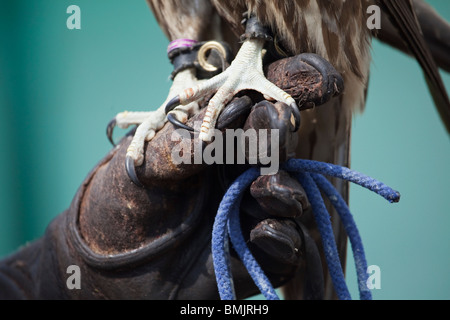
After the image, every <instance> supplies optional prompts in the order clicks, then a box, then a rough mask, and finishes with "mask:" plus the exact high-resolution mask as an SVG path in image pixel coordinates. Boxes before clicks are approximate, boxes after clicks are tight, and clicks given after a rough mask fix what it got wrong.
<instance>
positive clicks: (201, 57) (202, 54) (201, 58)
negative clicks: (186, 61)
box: [198, 41, 227, 72]
mask: <svg viewBox="0 0 450 320" xmlns="http://www.w3.org/2000/svg"><path fill="white" fill-rule="evenodd" d="M213 49H215V50H216V51H217V52H219V54H220V55H221V56H222V61H225V60H226V57H227V51H226V50H225V48H224V46H223V45H222V44H220V43H219V42H217V41H208V42H206V43H205V44H204V45H202V46H201V47H200V50H198V63H199V64H200V66H201V67H202V68H203V69H205V70H206V71H210V72H214V71H217V69H218V68H217V67H215V66H214V65H212V64H210V63H208V62H207V61H206V53H207V52H208V51H209V50H213Z"/></svg>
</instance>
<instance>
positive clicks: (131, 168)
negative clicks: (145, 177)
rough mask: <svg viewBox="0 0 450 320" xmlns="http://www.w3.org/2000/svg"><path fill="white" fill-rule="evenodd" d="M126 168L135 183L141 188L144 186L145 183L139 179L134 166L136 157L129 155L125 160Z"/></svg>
mask: <svg viewBox="0 0 450 320" xmlns="http://www.w3.org/2000/svg"><path fill="white" fill-rule="evenodd" d="M125 169H126V170H127V174H128V177H129V178H130V179H131V181H133V183H134V184H135V185H136V186H138V187H139V188H144V185H143V184H142V183H141V182H140V181H139V178H138V177H137V174H136V168H135V166H134V159H133V158H131V157H130V156H127V158H126V160H125Z"/></svg>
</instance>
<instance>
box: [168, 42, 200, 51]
mask: <svg viewBox="0 0 450 320" xmlns="http://www.w3.org/2000/svg"><path fill="white" fill-rule="evenodd" d="M196 43H197V41H196V40H192V39H177V40H174V41H172V42H171V43H169V46H168V47H167V53H170V52H171V51H173V50H175V49H178V48H186V47H192V46H193V45H194V44H196Z"/></svg>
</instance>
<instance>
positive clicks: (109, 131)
mask: <svg viewBox="0 0 450 320" xmlns="http://www.w3.org/2000/svg"><path fill="white" fill-rule="evenodd" d="M116 123H117V121H116V118H114V119H112V120H111V121H110V122H109V123H108V126H107V127H106V136H107V137H108V140H109V142H111V144H112V145H113V146H114V147H115V146H116V144H115V143H114V140H113V132H114V128H115V127H116Z"/></svg>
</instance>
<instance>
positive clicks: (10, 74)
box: [0, 0, 450, 299]
mask: <svg viewBox="0 0 450 320" xmlns="http://www.w3.org/2000/svg"><path fill="white" fill-rule="evenodd" d="M429 2H430V3H431V4H432V5H433V6H435V8H437V9H438V11H439V12H440V13H441V14H442V15H443V16H444V17H445V18H446V19H447V20H449V21H450V2H448V1H444V0H433V1H431V0H430V1H429ZM71 4H76V5H78V6H80V8H81V17H82V18H81V26H82V29H81V30H68V29H67V28H66V20H67V18H68V17H69V15H68V14H67V13H66V8H67V7H68V6H69V5H71ZM0 41H1V42H0V106H1V109H0V110H1V112H0V137H1V138H0V150H2V151H1V152H0V178H1V180H0V257H4V256H6V255H7V254H10V253H12V252H14V251H15V250H17V249H18V248H19V246H20V245H23V244H25V243H26V242H27V241H31V240H33V239H36V238H38V237H40V236H41V235H42V234H43V232H44V230H45V228H46V226H47V225H48V223H49V222H50V221H51V220H52V219H53V218H54V217H55V216H56V215H57V214H59V213H60V212H62V211H63V210H65V209H66V208H67V207H68V206H69V205H70V202H71V200H72V198H73V196H74V195H75V192H76V190H77V188H78V187H79V186H80V184H81V182H82V181H83V180H84V178H85V176H86V175H87V174H88V172H89V171H90V170H91V169H92V168H93V167H94V165H95V164H96V163H97V162H98V161H99V160H100V159H101V158H102V157H103V156H104V155H105V154H106V153H107V152H108V150H109V149H110V148H111V146H110V144H109V142H108V141H107V139H106V135H105V128H106V125H107V123H108V122H109V120H110V119H111V118H112V117H114V115H115V114H116V113H118V112H121V111H123V110H136V111H137V110H151V109H155V108H156V107H158V106H159V104H160V103H162V102H163V101H164V99H165V97H166V95H167V93H168V90H169V87H170V84H171V82H170V81H169V78H168V76H169V73H170V72H171V65H170V64H169V62H168V60H167V58H166V46H167V44H168V41H167V39H166V38H165V36H164V35H163V33H162V32H161V30H160V29H159V27H158V25H157V24H156V22H155V20H154V18H153V15H152V14H151V12H150V10H149V9H148V7H147V5H146V3H145V1H144V0H133V1H127V2H126V3H125V1H121V0H96V1H93V0H75V1H65V0H58V1H56V0H33V1H30V0H27V1H24V0H15V1H6V0H1V1H0ZM443 76H444V81H445V84H446V87H447V89H449V91H450V76H449V75H448V74H443ZM123 133H124V131H121V130H118V131H117V132H116V135H115V136H116V137H117V138H118V137H120V136H121V135H122V134H123ZM449 164H450V145H449V137H448V135H447V133H446V131H445V129H444V126H443V125H442V124H441V122H440V119H439V117H438V114H437V112H436V110H435V108H434V106H433V104H432V101H431V98H430V95H429V94H428V92H427V89H426V85H425V82H424V80H423V77H422V74H421V71H420V68H419V67H418V65H417V64H416V62H415V61H414V60H412V59H411V58H408V57H406V56H405V55H403V54H401V53H399V52H396V51H395V50H393V49H391V48H389V47H387V46H385V45H382V44H380V43H379V42H374V44H373V65H372V75H371V81H370V88H369V99H368V103H367V106H366V110H365V112H364V113H363V114H362V115H355V121H354V125H353V144H352V167H353V168H354V169H356V170H358V171H361V172H364V173H366V174H368V175H371V176H373V177H375V178H377V179H380V180H381V181H383V182H385V183H387V184H389V185H390V186H392V187H394V188H395V189H397V190H399V191H400V192H401V193H402V199H401V201H400V203H399V204H389V203H387V202H386V201H385V200H383V199H380V198H379V197H378V196H375V195H374V194H372V193H370V192H368V191H366V190H362V189H361V188H359V187H352V189H351V199H350V205H351V210H352V212H353V214H354V216H355V220H356V222H357V224H358V226H359V229H360V232H361V235H362V238H363V241H364V244H365V249H366V254H367V258H368V262H369V264H370V265H378V266H379V267H380V268H381V289H380V290H374V291H373V295H374V298H375V299H449V298H450V276H449V269H450V255H449V252H450V236H449V232H448V226H449V225H450V212H449V208H450V200H449V198H450V192H449V191H450V188H449V187H448V183H449V181H450V171H449V169H448V165H449ZM348 266H349V267H348V283H349V287H350V289H351V292H352V294H353V297H354V298H357V297H358V294H357V287H356V279H355V276H354V267H353V260H352V255H351V253H349V259H348Z"/></svg>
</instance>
